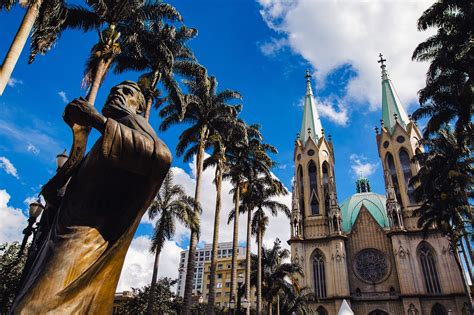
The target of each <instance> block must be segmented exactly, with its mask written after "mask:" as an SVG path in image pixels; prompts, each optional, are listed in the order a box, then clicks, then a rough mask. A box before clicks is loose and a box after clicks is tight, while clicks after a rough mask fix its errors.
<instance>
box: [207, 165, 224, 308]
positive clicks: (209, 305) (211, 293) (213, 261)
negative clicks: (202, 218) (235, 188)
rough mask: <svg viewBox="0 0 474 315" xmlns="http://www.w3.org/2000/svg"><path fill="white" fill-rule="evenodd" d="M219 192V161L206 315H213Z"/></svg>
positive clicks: (219, 211)
mask: <svg viewBox="0 0 474 315" xmlns="http://www.w3.org/2000/svg"><path fill="white" fill-rule="evenodd" d="M221 190H222V167H221V161H219V162H218V164H217V168H216V210H215V213H214V234H213V237H212V253H211V274H210V277H211V279H210V281H209V299H208V300H207V314H208V315H213V314H214V301H215V300H216V296H215V291H216V264H217V250H218V245H219V223H220V220H221Z"/></svg>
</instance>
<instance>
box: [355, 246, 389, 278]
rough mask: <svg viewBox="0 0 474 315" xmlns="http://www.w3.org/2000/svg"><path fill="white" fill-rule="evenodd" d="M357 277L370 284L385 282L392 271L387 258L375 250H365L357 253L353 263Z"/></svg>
mask: <svg viewBox="0 0 474 315" xmlns="http://www.w3.org/2000/svg"><path fill="white" fill-rule="evenodd" d="M353 269H354V272H355V274H356V276H357V277H358V278H359V279H360V280H362V281H364V282H368V283H377V282H381V281H383V280H385V278H386V277H387V276H388V273H389V270H390V264H389V262H388V259H387V256H386V255H385V254H384V253H383V252H382V251H380V250H378V249H375V248H367V249H363V250H361V251H360V252H358V253H357V255H356V256H355V259H354V262H353Z"/></svg>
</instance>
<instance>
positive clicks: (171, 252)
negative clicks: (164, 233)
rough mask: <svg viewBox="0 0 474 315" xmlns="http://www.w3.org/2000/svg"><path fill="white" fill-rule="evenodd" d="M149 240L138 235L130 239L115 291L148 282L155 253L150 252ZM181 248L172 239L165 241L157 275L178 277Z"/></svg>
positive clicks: (125, 289) (136, 286) (137, 286)
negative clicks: (130, 242)
mask: <svg viewBox="0 0 474 315" xmlns="http://www.w3.org/2000/svg"><path fill="white" fill-rule="evenodd" d="M150 244H151V240H150V238H149V237H147V236H139V237H137V238H135V239H134V240H133V241H132V244H131V245H130V248H129V249H128V252H127V256H126V257H125V262H124V265H123V268H122V274H121V275H120V280H119V284H118V286H117V291H127V290H130V288H139V287H142V286H144V285H148V284H150V281H151V277H152V274H153V263H154V260H155V255H154V254H152V253H150ZM181 251H182V249H181V248H180V247H179V246H178V245H176V243H175V242H173V241H167V242H166V243H165V245H164V247H163V250H162V253H161V255H160V261H159V267H158V277H159V278H160V277H170V278H173V279H175V278H178V267H177V266H178V262H179V254H180V252H181Z"/></svg>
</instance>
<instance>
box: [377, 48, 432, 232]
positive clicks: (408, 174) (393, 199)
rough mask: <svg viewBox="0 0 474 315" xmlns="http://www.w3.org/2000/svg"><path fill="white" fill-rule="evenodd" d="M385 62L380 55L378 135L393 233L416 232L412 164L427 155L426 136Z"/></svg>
mask: <svg viewBox="0 0 474 315" xmlns="http://www.w3.org/2000/svg"><path fill="white" fill-rule="evenodd" d="M385 61H386V60H385V59H383V56H382V54H380V60H379V61H378V62H379V63H380V68H381V69H382V120H381V121H380V122H381V128H380V133H379V131H378V128H376V132H377V147H378V152H379V156H380V159H381V162H382V166H383V171H384V175H385V176H384V177H385V189H386V194H387V214H388V217H389V222H390V226H391V228H392V229H413V228H416V221H417V218H414V217H413V215H412V214H413V210H414V209H416V207H417V205H416V202H415V198H414V194H413V192H414V189H413V186H412V185H410V184H409V182H410V179H411V178H412V176H413V175H415V174H416V173H417V172H418V170H419V166H418V165H416V164H415V163H412V162H411V160H412V158H413V156H414V155H415V154H416V153H417V152H421V151H423V147H422V146H420V144H419V140H420V139H421V137H422V135H421V133H420V131H419V129H418V127H417V126H416V123H415V122H414V121H412V120H411V118H410V116H408V115H407V113H406V111H405V109H404V108H403V106H402V104H401V102H400V99H399V98H398V95H397V93H396V91H395V88H394V86H393V83H392V81H391V80H390V79H389V77H388V73H387V66H386V65H385Z"/></svg>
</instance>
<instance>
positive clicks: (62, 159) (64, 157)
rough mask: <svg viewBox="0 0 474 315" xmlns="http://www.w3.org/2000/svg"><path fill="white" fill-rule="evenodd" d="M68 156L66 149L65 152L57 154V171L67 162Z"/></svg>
mask: <svg viewBox="0 0 474 315" xmlns="http://www.w3.org/2000/svg"><path fill="white" fill-rule="evenodd" d="M68 158H69V156H68V155H67V151H66V150H64V151H63V153H60V154H58V155H56V167H57V168H56V171H58V170H59V169H60V168H61V167H63V165H64V163H66V161H67V159H68Z"/></svg>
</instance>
